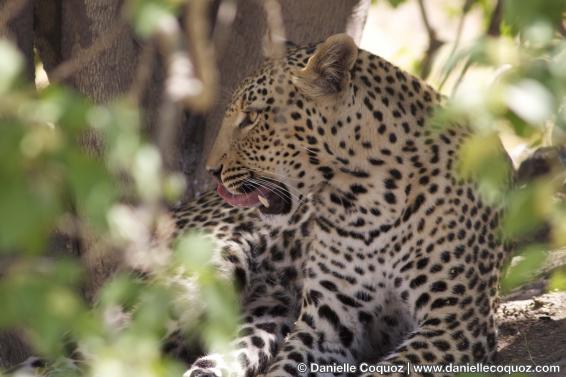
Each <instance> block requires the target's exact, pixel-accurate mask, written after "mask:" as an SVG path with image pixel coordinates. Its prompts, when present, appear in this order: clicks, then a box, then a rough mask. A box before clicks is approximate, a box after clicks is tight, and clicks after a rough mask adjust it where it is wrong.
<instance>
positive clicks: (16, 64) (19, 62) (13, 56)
mask: <svg viewBox="0 0 566 377" xmlns="http://www.w3.org/2000/svg"><path fill="white" fill-rule="evenodd" d="M0 56H1V57H2V58H1V59H0V94H3V93H6V92H7V91H8V90H9V89H10V88H12V85H13V84H14V82H15V81H16V80H17V79H18V77H19V76H20V74H21V72H22V69H23V64H24V59H23V57H22V55H21V54H20V52H19V51H18V49H17V48H16V47H15V46H14V45H13V44H11V43H10V42H8V41H6V40H5V39H0Z"/></svg>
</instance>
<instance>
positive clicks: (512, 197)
mask: <svg viewBox="0 0 566 377" xmlns="http://www.w3.org/2000/svg"><path fill="white" fill-rule="evenodd" d="M468 3H469V4H467V5H470V6H471V7H474V6H478V7H480V9H481V10H482V14H483V17H484V19H485V25H486V26H485V27H486V30H487V27H488V26H489V25H490V24H491V23H493V22H494V20H495V21H497V22H496V25H497V24H498V25H499V28H496V29H495V30H490V33H489V35H488V34H487V33H486V34H485V35H482V36H481V37H480V38H478V39H477V40H475V41H474V42H473V43H471V44H468V45H467V46H466V47H465V48H455V49H454V51H455V53H454V54H451V55H450V56H449V58H448V59H447V60H446V61H445V62H444V63H443V65H444V68H443V74H444V76H445V79H447V78H449V77H451V76H452V77H454V78H457V76H458V75H462V74H465V73H466V72H467V71H468V70H469V69H484V70H491V71H492V72H494V73H495V74H494V76H493V77H494V80H492V81H491V82H476V83H475V85H471V86H470V85H468V86H466V87H458V86H457V85H458V84H459V81H458V80H456V84H455V85H456V87H455V88H454V90H453V92H454V95H453V96H451V97H450V98H449V99H448V100H447V104H446V106H445V107H444V108H442V109H440V110H439V111H438V112H437V114H436V115H435V118H434V119H433V121H432V123H433V124H434V125H438V124H440V125H449V124H454V123H467V124H469V125H470V126H471V127H472V128H473V129H474V131H475V136H474V137H472V138H471V139H470V140H468V141H467V142H466V144H465V145H464V147H463V148H462V150H461V153H460V163H459V167H460V172H461V173H462V175H463V176H464V177H467V178H474V179H476V180H477V181H478V183H479V187H480V190H481V192H482V194H483V195H484V197H485V198H486V200H488V201H490V202H492V203H496V204H499V205H503V206H504V207H505V215H504V218H503V224H502V225H503V227H502V228H503V229H502V230H503V236H504V237H505V238H506V239H508V240H517V239H521V241H522V243H524V240H528V239H529V238H531V239H533V241H536V242H541V241H542V242H545V244H542V245H541V244H538V245H535V246H531V247H523V248H522V249H521V250H518V251H517V252H516V254H515V255H516V257H517V258H516V259H514V260H513V263H512V264H511V265H510V266H508V267H509V268H508V269H507V270H506V271H508V273H506V275H505V277H504V279H503V282H502V288H503V291H504V292H507V291H508V290H510V289H512V288H514V287H517V286H518V285H520V284H523V283H525V282H527V281H528V280H530V279H532V278H533V277H534V276H535V275H536V273H537V271H538V269H539V268H540V267H541V266H542V264H543V263H544V260H545V258H546V256H547V253H546V251H548V250H551V249H553V248H559V247H561V246H564V245H565V244H566V234H565V230H566V225H565V223H564V221H565V220H566V217H565V215H564V210H565V207H564V203H563V202H562V201H561V200H560V199H559V198H558V197H557V195H556V193H557V192H559V191H560V189H561V187H562V185H563V183H564V182H563V179H564V176H563V175H561V176H551V177H542V178H538V179H536V180H533V182H530V183H528V184H525V185H522V186H517V185H511V184H510V183H511V178H512V174H513V172H512V171H510V169H509V168H508V167H507V166H508V164H507V162H506V161H505V156H503V155H502V154H501V153H500V151H501V147H500V146H499V145H500V142H499V137H498V135H499V134H500V133H501V132H503V133H505V134H513V135H514V137H515V139H518V140H520V139H522V140H523V143H524V144H526V145H527V146H528V148H530V149H533V150H534V149H536V148H538V147H542V146H549V145H564V143H565V142H566V140H564V138H563V136H562V134H563V132H564V131H566V69H565V68H564V67H566V41H565V39H564V37H565V26H564V23H565V18H566V13H565V12H566V2H564V1H562V0H550V1H516V0H505V1H503V7H502V11H501V13H500V14H496V13H494V11H495V7H494V4H495V2H494V1H487V0H485V1H484V0H482V1H470V2H468ZM462 4H463V2H462ZM462 11H465V10H464V9H463V10H462ZM462 67H463V68H462ZM564 168H565V167H564V166H562V169H561V170H562V171H564ZM544 224H546V225H549V226H550V228H551V231H550V235H551V239H548V240H539V239H536V234H537V231H539V230H540V229H541V227H542V226H543V225H544ZM551 282H552V283H551V285H550V287H549V288H550V289H563V288H564V286H565V284H564V282H563V273H560V272H556V273H555V275H554V276H553V277H552V278H551Z"/></svg>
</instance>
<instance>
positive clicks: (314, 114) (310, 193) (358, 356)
mask: <svg viewBox="0 0 566 377" xmlns="http://www.w3.org/2000/svg"><path fill="white" fill-rule="evenodd" d="M443 104H444V98H443V96H442V95H440V94H439V93H437V92H436V91H435V90H434V89H433V88H432V87H431V86H429V85H428V84H426V83H425V82H424V81H422V80H421V79H419V78H417V77H415V76H413V75H411V74H410V73H407V72H405V71H403V70H401V69H400V68H398V67H396V66H395V65H393V64H391V63H389V62H388V61H386V60H385V59H383V58H381V57H379V56H377V55H374V54H372V53H370V52H367V51H365V50H363V49H361V48H359V47H358V46H357V45H356V43H355V42H354V41H353V39H352V38H351V37H350V36H348V35H347V34H336V35H332V36H330V37H328V38H327V39H326V40H324V41H322V42H320V43H317V44H313V45H310V46H306V47H297V46H287V48H286V52H285V54H284V56H281V57H275V58H268V59H267V60H266V61H265V62H264V63H263V65H262V66H261V67H260V68H259V69H258V70H257V71H256V72H255V73H253V74H252V75H251V76H249V77H248V78H246V79H244V80H243V81H242V82H241V84H240V85H239V86H238V88H237V89H236V90H235V91H234V94H233V96H232V100H231V102H230V104H229V105H228V106H227V108H226V111H225V115H224V119H223V121H222V124H221V126H220V129H219V132H218V136H217V138H216V140H215V143H214V145H213V147H212V150H211V152H210V154H209V155H208V159H207V162H206V164H207V170H208V171H209V172H210V173H211V174H212V175H213V176H214V177H215V178H216V180H217V188H216V190H213V191H210V192H208V193H206V194H204V195H203V196H202V197H201V198H199V199H197V200H196V201H194V202H190V203H186V204H183V205H181V206H180V207H179V208H178V209H177V210H176V211H175V219H176V224H177V233H178V234H183V233H184V232H187V231H189V230H194V229H197V230H200V231H202V232H204V233H206V234H208V235H210V236H211V237H212V238H213V239H215V240H216V244H217V246H216V250H217V253H218V255H219V258H218V262H217V263H218V268H219V269H222V270H223V271H228V274H229V275H230V276H231V278H233V279H234V281H235V284H236V286H237V287H238V292H239V295H240V303H241V307H242V318H241V327H240V328H239V331H238V335H237V336H236V338H235V339H234V341H233V351H232V352H231V353H230V354H229V355H226V354H209V355H203V356H201V357H199V358H198V359H197V360H196V361H195V362H194V363H193V364H192V365H191V366H190V368H189V369H188V371H187V372H186V373H185V374H184V376H185V377H202V376H207V377H210V376H217V377H220V376H246V377H248V376H268V377H284V376H317V375H327V374H324V373H321V372H320V371H317V370H314V369H313V368H312V366H313V365H360V363H362V362H365V363H379V365H382V366H384V367H385V366H389V367H391V369H390V370H384V369H381V370H380V372H381V373H377V372H375V371H363V370H356V371H353V370H349V371H348V370H345V371H340V370H334V371H333V373H332V375H335V376H351V375H355V376H364V377H370V376H372V377H373V376H378V375H390V376H402V375H406V373H407V371H406V370H405V371H400V370H396V369H395V368H394V367H395V366H396V365H410V364H413V365H414V364H449V363H456V364H466V363H476V362H485V363H489V362H492V361H493V359H494V355H495V353H496V323H495V318H494V312H495V310H496V307H497V302H498V299H497V296H498V286H499V278H500V270H501V268H502V265H503V263H504V262H505V260H506V257H507V256H508V254H509V248H508V246H507V244H506V242H505V240H504V239H503V237H502V236H501V234H500V223H501V218H502V210H501V208H500V207H499V206H497V205H496V204H490V203H489V202H487V201H486V200H485V199H484V197H483V196H482V195H481V194H480V191H479V189H478V185H477V183H475V181H474V180H472V179H466V178H462V176H461V175H460V174H459V173H458V161H459V160H458V156H459V150H460V148H461V146H462V145H463V144H464V143H465V142H466V140H468V139H469V138H470V137H471V136H472V135H473V132H472V130H471V128H470V127H469V126H467V125H466V124H465V123H464V122H462V124H450V125H447V126H442V127H431V126H430V123H431V119H433V116H434V112H435V109H437V108H439V107H442V106H443ZM501 153H502V154H505V151H504V150H503V149H502V150H501ZM305 365H306V366H308V368H306V369H305V368H304V367H303V368H300V367H301V366H305ZM411 375H420V376H431V375H450V374H449V373H424V372H419V373H417V372H412V373H411Z"/></svg>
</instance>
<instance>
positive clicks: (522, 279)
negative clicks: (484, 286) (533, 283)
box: [501, 245, 546, 293]
mask: <svg viewBox="0 0 566 377" xmlns="http://www.w3.org/2000/svg"><path fill="white" fill-rule="evenodd" d="M545 260H546V252H545V247H543V246H540V245H538V246H537V245H533V246H529V247H528V248H526V249H525V250H523V251H522V252H521V253H519V255H518V256H516V257H514V258H513V259H512V261H511V264H510V266H509V267H508V269H507V273H506V274H505V275H504V277H503V280H502V282H501V289H502V291H503V293H506V292H509V291H510V290H512V289H513V288H515V287H517V286H519V285H521V284H524V283H526V282H528V281H530V280H532V278H533V277H534V276H535V275H536V273H537V272H538V271H539V269H540V267H541V266H542V264H543V263H544V261H545Z"/></svg>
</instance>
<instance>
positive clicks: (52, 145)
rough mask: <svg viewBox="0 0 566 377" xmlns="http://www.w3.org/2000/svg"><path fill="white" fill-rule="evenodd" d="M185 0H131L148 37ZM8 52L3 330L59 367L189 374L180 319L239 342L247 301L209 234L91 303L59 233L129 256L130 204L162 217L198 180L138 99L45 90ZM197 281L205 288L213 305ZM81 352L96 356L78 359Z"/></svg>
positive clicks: (1, 188)
mask: <svg viewBox="0 0 566 377" xmlns="http://www.w3.org/2000/svg"><path fill="white" fill-rule="evenodd" d="M182 3H183V2H182V1H131V2H129V3H128V4H127V6H128V8H127V9H128V11H129V12H131V13H130V15H131V20H132V23H133V24H134V26H135V29H136V30H137V31H138V32H139V34H140V36H141V37H148V36H150V35H151V34H152V33H153V32H154V31H155V27H156V25H158V24H159V22H160V21H159V19H160V18H161V17H175V16H176V13H175V12H176V11H178V9H179V7H180V5H181V4H182ZM0 56H1V57H2V59H0V182H2V184H1V185H0V208H1V211H0V261H1V265H0V269H1V270H0V274H1V275H0V276H1V279H0V302H1V303H2V304H1V306H2V309H1V310H0V330H2V329H8V328H10V329H14V328H15V329H19V330H21V332H22V333H23V334H24V335H25V338H26V339H27V340H29V341H30V342H31V344H32V345H33V347H34V348H35V350H36V352H37V356H42V357H47V358H48V360H49V361H50V362H49V365H48V366H47V367H46V371H47V373H48V375H49V376H74V375H77V376H78V375H80V376H85V375H86V376H88V375H93V376H94V375H96V376H133V375H135V376H176V377H178V376H180V375H182V374H183V372H184V368H185V367H184V366H183V365H181V364H180V363H179V361H176V360H173V359H171V358H170V357H169V356H167V355H166V354H165V353H164V352H163V351H162V349H161V347H162V345H163V341H164V339H165V338H166V337H167V336H168V335H169V333H170V332H171V329H172V328H173V326H172V324H174V323H177V322H180V324H177V325H175V327H179V326H180V330H181V331H182V332H183V333H187V334H188V333H190V334H191V336H192V337H194V334H198V335H199V336H200V337H201V338H202V340H203V342H204V344H205V345H206V346H207V347H208V348H209V349H213V350H217V351H224V350H226V348H227V345H228V342H229V340H230V339H232V338H233V337H234V333H235V331H236V324H237V318H238V302H237V300H236V295H235V291H234V287H233V286H232V285H231V284H229V283H228V282H227V281H226V280H225V279H222V278H221V277H219V276H218V275H217V273H216V271H215V270H214V268H213V267H212V263H211V251H212V248H213V245H212V244H211V243H210V242H208V241H205V240H204V238H203V236H201V235H197V234H192V235H189V236H186V237H184V238H182V239H180V240H178V241H177V242H176V243H175V244H174V245H172V258H169V259H168V260H167V262H166V264H165V265H164V266H160V267H159V268H156V269H155V270H153V271H151V273H150V274H149V277H146V278H144V279H142V278H140V277H138V276H136V275H134V274H133V273H125V272H124V273H118V274H116V275H115V276H113V277H112V278H110V279H109V281H108V282H107V283H106V284H104V286H103V287H101V289H100V291H99V292H98V294H97V295H96V297H95V298H94V305H93V303H91V302H87V300H86V298H85V295H84V290H85V287H86V286H87V285H88V283H89V282H88V274H87V271H86V269H85V268H84V266H83V263H81V262H80V261H79V260H78V259H77V258H72V256H71V255H68V256H61V254H63V255H65V253H66V252H67V253H68V251H65V250H59V249H56V250H52V249H53V247H58V246H61V245H60V244H57V243H54V242H53V237H54V235H55V234H56V233H58V232H59V233H61V234H64V235H66V236H69V237H70V238H71V239H83V238H85V237H86V238H87V239H90V240H94V241H95V244H96V248H97V251H96V252H100V253H115V252H121V251H118V250H123V249H125V248H127V247H128V246H129V244H128V237H131V236H132V235H131V233H132V232H131V229H132V223H135V221H136V219H135V218H132V216H131V215H130V213H129V212H128V211H127V210H125V209H124V208H125V206H124V205H123V204H121V200H122V199H124V198H126V199H127V200H128V202H130V203H134V204H133V206H135V208H137V209H139V210H142V211H145V212H146V213H150V214H151V215H152V219H151V220H147V222H148V223H150V224H152V223H155V222H157V217H158V215H160V214H161V213H162V212H163V211H164V209H163V210H159V209H160V208H162V207H163V206H162V204H161V203H162V202H163V201H164V200H169V201H174V200H177V199H178V198H179V194H181V193H182V191H183V183H184V180H183V179H182V178H181V177H180V176H179V175H175V174H170V173H165V172H164V171H163V169H162V166H161V158H160V154H159V152H158V151H157V149H156V148H155V147H154V146H153V145H152V144H150V143H149V142H148V141H146V140H144V138H143V136H142V133H141V127H140V124H141V120H142V116H143V114H142V113H141V110H140V109H139V108H138V107H137V105H135V104H134V103H132V102H130V101H129V100H128V99H127V98H118V99H116V100H114V101H112V102H111V103H108V104H105V105H96V104H93V103H91V102H90V101H89V100H88V99H87V98H84V97H83V96H81V95H80V94H78V93H76V92H73V91H71V90H70V89H68V88H66V87H63V86H60V85H49V86H48V87H47V88H45V89H41V90H36V88H35V87H34V86H33V85H32V83H29V82H27V81H25V80H24V79H23V78H22V69H23V66H24V61H23V58H22V56H21V55H20V53H19V52H18V51H17V50H16V48H15V47H14V46H13V45H12V44H10V43H9V42H7V41H5V40H0ZM93 135H96V136H97V137H100V139H101V140H104V143H101V144H100V146H101V147H100V149H101V150H100V151H96V152H93V151H89V150H87V149H86V148H85V147H84V146H81V142H80V140H83V139H84V138H85V137H88V138H91V137H92V136H93ZM150 231H151V230H150V229H148V230H147V232H148V234H147V235H146V236H147V238H150V237H149V236H150V234H149V233H150ZM53 245H55V246H53ZM147 248H148V250H147V251H146V252H147V253H150V254H151V253H152V252H153V250H152V245H150V244H149V245H147ZM47 249H51V250H50V253H51V252H55V254H57V253H58V252H59V255H53V254H50V253H46V251H47ZM156 252H159V251H156ZM171 276H175V277H176V279H171ZM184 285H189V286H190V285H194V291H195V292H198V293H199V294H200V295H201V297H205V298H206V299H205V300H202V301H203V302H205V303H206V305H201V307H199V305H197V303H196V300H197V299H198V297H196V296H194V297H192V296H191V295H190V294H192V293H193V291H191V290H187V289H184V288H186V287H184ZM191 315H192V316H194V317H190V316H191ZM181 319H183V321H181ZM76 349H78V350H79V351H80V353H81V355H82V359H80V360H79V362H77V363H70V362H68V360H67V359H66V358H65V357H66V356H69V355H70V354H71V353H72V352H74V351H75V350H76ZM1 374H2V372H1V371H0V375H1Z"/></svg>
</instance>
